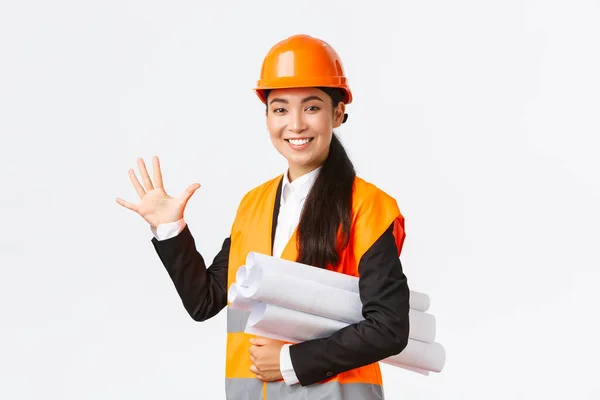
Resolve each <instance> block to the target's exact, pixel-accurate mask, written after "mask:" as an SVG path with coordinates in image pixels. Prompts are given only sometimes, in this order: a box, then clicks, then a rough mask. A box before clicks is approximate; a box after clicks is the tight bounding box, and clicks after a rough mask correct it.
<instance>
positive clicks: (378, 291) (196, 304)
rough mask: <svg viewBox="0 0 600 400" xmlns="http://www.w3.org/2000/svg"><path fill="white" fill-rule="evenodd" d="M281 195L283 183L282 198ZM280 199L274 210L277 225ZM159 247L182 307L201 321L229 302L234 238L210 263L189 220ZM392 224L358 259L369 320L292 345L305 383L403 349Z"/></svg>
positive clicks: (404, 309)
mask: <svg viewBox="0 0 600 400" xmlns="http://www.w3.org/2000/svg"><path fill="white" fill-rule="evenodd" d="M280 194H281V183H280V185H279V188H278V190H277V197H276V198H277V199H278V198H279V197H280ZM278 215H279V201H276V202H275V208H274V210H273V224H274V226H273V229H272V232H273V234H272V237H271V246H272V243H273V239H274V233H275V224H276V223H277V216H278ZM152 243H153V245H154V248H155V249H156V252H157V254H158V256H159V258H160V260H161V262H162V263H163V265H164V266H165V268H166V270H167V272H168V273H169V276H170V277H171V279H172V281H173V283H174V285H175V288H176V290H177V293H178V294H179V296H180V298H181V300H182V303H183V306H184V307H185V309H186V310H187V312H188V313H189V314H190V316H191V317H192V318H193V319H194V320H196V321H205V320H207V319H209V318H211V317H213V316H215V315H216V314H218V313H219V312H220V311H221V310H222V309H223V308H225V307H226V306H227V289H228V288H227V269H228V261H229V248H230V245H231V239H230V238H226V239H225V240H224V241H223V245H222V247H221V250H220V251H219V253H218V254H217V255H216V256H215V258H214V260H213V262H212V264H211V265H210V267H208V268H207V267H206V263H205V261H204V259H203V257H202V255H201V254H200V253H199V252H198V251H197V250H196V245H195V241H194V238H193V236H192V234H191V232H190V230H189V227H188V226H187V225H186V226H185V228H184V229H183V230H182V231H181V233H180V234H179V235H177V236H176V237H173V238H171V239H167V240H162V241H158V240H157V239H156V238H152ZM397 254H398V250H397V247H396V242H395V240H394V235H393V233H392V226H390V228H389V229H388V230H387V231H386V232H385V233H384V234H383V235H382V236H381V237H380V238H379V239H378V240H377V241H376V242H375V243H374V244H373V246H371V248H370V249H369V250H367V252H366V253H365V254H364V256H363V257H362V259H361V260H360V262H359V267H358V268H359V275H360V276H359V292H360V298H361V300H362V304H363V310H362V314H363V317H364V320H363V321H361V322H359V323H357V324H352V325H349V326H347V327H345V328H343V329H341V330H339V331H337V332H335V333H334V334H332V335H331V336H329V337H327V338H323V339H315V340H309V341H306V342H303V343H298V344H295V345H292V346H291V347H290V358H291V360H292V365H293V366H294V372H295V373H296V376H297V377H298V380H299V381H300V384H301V385H303V386H306V385H310V384H313V383H317V382H320V381H322V380H324V379H326V378H329V377H331V376H333V375H336V374H339V373H341V372H345V371H348V370H351V369H354V368H358V367H361V366H364V365H367V364H371V363H373V362H376V361H380V360H382V359H384V358H387V357H389V356H391V355H394V354H398V353H400V352H401V351H402V350H403V349H404V348H405V347H406V344H407V342H408V333H409V320H408V312H409V296H410V292H409V288H408V283H407V279H406V276H405V275H404V272H403V271H402V265H401V263H400V260H399V258H398V255H397Z"/></svg>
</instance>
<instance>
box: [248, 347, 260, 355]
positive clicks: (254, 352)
mask: <svg viewBox="0 0 600 400" xmlns="http://www.w3.org/2000/svg"><path fill="white" fill-rule="evenodd" d="M256 350H258V347H256V346H250V348H249V349H248V352H249V353H250V356H252V357H256Z"/></svg>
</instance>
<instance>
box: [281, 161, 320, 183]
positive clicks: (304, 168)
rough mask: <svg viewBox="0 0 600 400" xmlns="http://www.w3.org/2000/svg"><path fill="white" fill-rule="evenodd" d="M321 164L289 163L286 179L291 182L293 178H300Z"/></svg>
mask: <svg viewBox="0 0 600 400" xmlns="http://www.w3.org/2000/svg"><path fill="white" fill-rule="evenodd" d="M320 166H321V165H310V166H309V165H289V166H288V172H287V174H288V179H289V180H290V182H293V181H294V180H295V179H298V178H300V177H301V176H303V175H306V174H308V173H310V172H312V171H314V170H315V169H317V168H319V167H320Z"/></svg>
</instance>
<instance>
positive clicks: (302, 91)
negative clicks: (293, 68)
mask: <svg viewBox="0 0 600 400" xmlns="http://www.w3.org/2000/svg"><path fill="white" fill-rule="evenodd" d="M309 96H318V97H319V98H321V99H322V100H323V101H325V100H326V98H327V93H325V92H324V91H322V90H321V89H317V88H313V87H307V88H284V89H273V90H271V92H270V93H269V101H270V100H272V99H274V98H280V99H285V100H287V101H289V102H292V101H302V99H305V98H307V97H309Z"/></svg>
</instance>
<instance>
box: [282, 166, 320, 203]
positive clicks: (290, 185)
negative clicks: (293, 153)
mask: <svg viewBox="0 0 600 400" xmlns="http://www.w3.org/2000/svg"><path fill="white" fill-rule="evenodd" d="M320 170H321V167H318V168H316V169H314V170H312V171H310V172H309V173H307V174H304V175H302V176H300V177H298V178H296V179H294V181H293V182H290V180H289V178H288V172H289V170H287V171H286V172H285V173H284V174H283V183H282V188H281V205H283V204H285V202H286V201H287V200H289V199H290V198H291V197H292V196H293V197H294V198H295V199H296V201H302V200H304V199H305V198H306V196H308V193H309V192H310V189H311V188H312V186H313V184H314V183H315V179H316V178H317V176H318V174H319V171H320Z"/></svg>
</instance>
